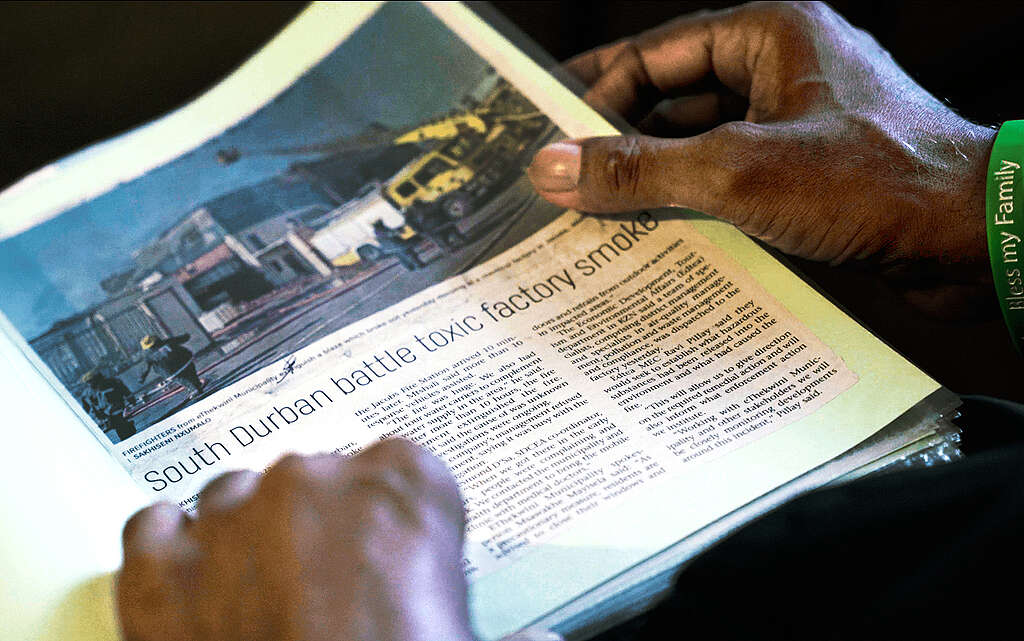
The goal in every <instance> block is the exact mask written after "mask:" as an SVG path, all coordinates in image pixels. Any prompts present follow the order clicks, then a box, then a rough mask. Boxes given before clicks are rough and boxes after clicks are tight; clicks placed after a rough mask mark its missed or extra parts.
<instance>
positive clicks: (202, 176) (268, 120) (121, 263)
mask: <svg viewBox="0 0 1024 641" xmlns="http://www.w3.org/2000/svg"><path fill="white" fill-rule="evenodd" d="M486 68H487V64H486V63H485V62H484V61H483V60H482V59H481V58H479V57H478V56H477V55H476V54H475V53H474V52H473V51H472V50H471V49H470V48H469V47H467V46H466V45H465V44H464V43H462V41H460V40H459V39H458V38H457V37H456V36H454V34H452V33H451V32H449V31H448V30H447V28H446V27H445V26H444V25H443V24H442V23H441V22H440V21H438V20H437V19H436V18H434V17H433V15H432V14H431V13H430V12H429V11H427V10H426V9H424V8H423V7H422V6H420V5H418V4H413V3H389V4H387V5H385V6H384V7H383V8H382V9H381V10H380V11H379V12H378V13H377V14H376V15H374V16H373V17H372V18H371V19H370V20H369V21H367V22H366V23H365V24H363V25H362V26H361V27H360V28H359V29H358V30H357V31H356V32H355V33H354V34H353V35H352V36H351V37H350V38H348V39H347V40H346V41H345V42H344V43H342V44H341V45H340V46H339V47H338V48H337V49H335V50H334V51H333V52H332V53H331V54H329V55H328V56H327V57H326V58H324V59H323V60H322V61H321V62H320V63H319V64H318V65H317V66H316V67H314V68H313V69H311V70H310V71H309V72H307V73H306V74H305V75H304V76H303V77H302V78H300V79H299V80H298V81H297V82H296V83H295V84H294V85H292V86H291V87H289V88H288V89H287V90H285V91H284V92H282V93H281V94H280V95H278V96H277V97H276V98H274V99H273V100H272V101H271V102H269V103H268V104H266V105H265V106H264V107H263V108H262V109H260V110H259V111H258V112H256V113H255V114H254V115H252V116H250V117H249V118H247V119H246V120H244V121H242V122H240V123H239V124H237V125H235V126H233V127H232V128H231V129H229V130H227V131H226V132H224V133H223V134H221V135H220V136H218V137H216V138H213V139H211V140H209V141H207V142H206V143H204V144H203V145H202V146H200V147H198V148H196V149H194V150H193V151H192V152H190V153H188V154H186V155H184V156H181V157H179V158H177V159H176V160H174V161H172V162H170V163H168V164H166V165H164V166H162V167H159V168H157V169H154V170H152V171H150V172H148V173H147V174H145V175H144V176H142V177H140V178H138V179H135V180H133V181H131V182H129V183H126V184H123V185H120V186H118V187H116V188H114V189H113V190H112V191H110V192H107V193H106V194H103V195H102V196H99V197H97V198H95V199H93V200H91V201H89V202H86V203H84V204H82V205H79V206H76V207H74V208H72V209H69V210H68V211H66V212H64V213H62V214H61V215H59V216H56V217H55V218H53V219H51V220H49V221H47V222H45V223H42V224H40V225H38V226H36V227H34V228H32V229H30V230H28V231H26V232H23V233H21V234H19V235H17V236H15V237H13V238H10V239H7V240H5V241H3V242H0V309H2V310H3V312H4V313H5V314H6V315H7V317H8V318H9V319H10V320H11V322H12V323H14V325H15V327H17V329H18V331H20V332H21V333H22V334H23V335H24V336H25V337H26V338H34V337H35V336H37V335H39V334H41V333H43V332H44V331H46V330H47V329H48V328H49V327H51V326H52V325H53V323H54V322H56V321H58V320H61V319H63V318H66V317H68V316H71V315H74V314H76V313H79V312H81V311H84V310H86V309H88V308H89V307H91V306H92V305H95V304H96V303H98V302H100V301H102V300H103V299H104V296H105V294H104V292H103V290H102V289H101V288H100V285H99V283H100V281H101V280H102V279H104V278H106V277H107V276H109V275H111V274H113V273H116V272H119V271H122V270H124V269H126V268H127V267H128V266H129V265H130V264H131V254H132V252H133V251H135V250H137V249H139V248H140V247H142V246H144V245H145V244H147V243H148V242H149V241H151V240H152V239H154V238H155V237H156V236H157V235H158V234H159V233H160V232H162V231H163V230H165V229H167V228H168V227H170V226H171V225H173V224H174V223H175V222H176V221H178V220H179V219H181V218H182V217H183V216H184V215H186V214H188V213H190V212H191V211H194V210H195V209H196V208H197V207H198V206H200V205H201V204H202V203H204V202H206V201H209V200H211V199H213V198H215V197H217V196H219V195H221V194H224V193H227V192H230V191H234V190H236V189H239V188H241V187H245V186H247V185H251V184H253V183H257V182H260V181H262V180H265V179H267V178H268V177H271V176H273V175H276V174H278V173H281V172H282V171H284V170H285V169H287V167H288V166H289V165H290V164H292V163H294V162H297V161H300V160H303V159H308V158H310V156H300V155H273V154H266V153H259V152H260V151H261V150H271V149H280V148H290V147H300V146H304V145H311V144H317V143H322V142H326V141H330V140H333V139H336V138H341V137H345V136H351V135H355V134H358V133H360V132H362V131H363V130H365V129H366V127H367V126H368V125H370V124H371V123H373V122H379V123H381V124H383V125H385V126H387V127H392V128H401V127H404V126H407V125H412V124H416V123H419V122H422V121H423V120H426V119H428V118H431V117H433V116H435V115H437V114H441V113H444V112H447V111H448V110H449V109H450V108H451V107H452V106H453V105H454V104H455V103H457V102H458V101H459V99H460V98H462V96H463V95H464V94H465V93H467V92H468V91H469V90H471V89H472V88H473V87H474V86H475V85H476V84H477V83H478V82H479V81H480V80H481V79H482V78H483V77H484V73H485V69H486ZM229 147H236V148H238V149H239V150H241V151H242V152H243V155H242V157H241V158H240V159H239V160H238V161H237V162H235V163H233V164H230V165H227V166H224V165H220V164H219V163H218V162H217V160H216V152H217V150H219V149H224V148H229Z"/></svg>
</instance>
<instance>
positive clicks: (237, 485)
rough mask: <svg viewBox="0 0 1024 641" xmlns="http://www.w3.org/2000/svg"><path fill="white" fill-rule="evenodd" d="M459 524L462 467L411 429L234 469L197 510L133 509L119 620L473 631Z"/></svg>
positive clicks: (354, 635) (321, 634) (418, 639)
mask: <svg viewBox="0 0 1024 641" xmlns="http://www.w3.org/2000/svg"><path fill="white" fill-rule="evenodd" d="M462 535H463V510H462V502H461V499H460V497H459V492H458V489H457V488H456V486H455V481H454V479H453V478H452V477H451V475H450V474H449V473H448V471H447V469H446V468H445V466H444V464H442V463H441V462H440V461H438V460H437V459H435V458H433V457H432V456H430V455H429V454H428V453H426V452H425V451H423V450H421V449H419V448H418V447H416V446H415V445H413V444H411V443H409V442H408V441H402V440H390V441H385V442H383V443H381V444H379V445H377V446H375V447H373V448H370V449H368V450H366V451H365V452H363V453H362V454H360V455H358V456H356V457H353V458H351V459H347V460H345V459H341V458H338V457H331V456H322V457H313V458H302V457H297V456H290V457H287V458H285V459H284V460H282V461H281V462H279V463H278V464H276V465H275V466H274V467H273V468H271V469H270V470H269V471H268V472H267V473H266V475H265V476H264V477H262V478H261V477H259V476H257V475H256V474H254V473H251V472H232V473H229V474H227V475H224V476H221V477H219V478H218V479H216V480H214V481H213V482H211V483H210V485H209V486H208V487H207V488H206V489H205V490H203V492H202V494H201V495H200V500H199V505H198V514H197V516H196V517H195V518H194V519H193V518H189V517H188V516H187V515H185V514H184V513H183V512H181V511H180V510H178V509H177V507H175V506H171V505H168V504H158V505H155V506H153V507H150V508H147V509H145V510H143V511H141V512H139V513H138V514H137V515H136V516H134V517H133V518H132V519H131V520H130V521H129V523H128V524H127V526H126V527H125V531H124V567H123V570H122V572H121V574H120V577H119V581H118V590H117V603H118V609H119V614H120V620H121V625H122V629H123V631H124V635H125V638H126V639H127V641H233V640H237V641H243V640H244V641H285V640H289V641H300V640H301V641H328V640H330V641H339V640H345V641H364V640H365V641H371V640H372V641H435V640H438V639H445V640H451V641H464V640H469V639H472V638H473V636H472V633H471V631H470V626H469V616H468V613H467V607H466V584H465V580H464V578H463V574H462Z"/></svg>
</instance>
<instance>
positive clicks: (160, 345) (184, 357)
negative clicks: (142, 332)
mask: <svg viewBox="0 0 1024 641" xmlns="http://www.w3.org/2000/svg"><path fill="white" fill-rule="evenodd" d="M189 338H191V337H190V336H189V335H188V334H181V335H180V336H172V337H170V338H158V339H156V342H155V343H154V344H153V346H152V347H150V348H149V349H147V350H146V351H145V353H144V356H145V358H146V369H145V371H143V372H142V376H141V377H140V380H146V377H147V376H149V372H150V370H152V369H154V368H155V369H156V370H157V371H158V372H160V373H161V374H163V375H164V376H173V375H174V374H176V373H177V372H178V370H180V369H181V368H183V367H185V365H186V364H188V362H189V361H191V360H192V350H190V349H188V348H187V347H185V343H187V342H188V339H189Z"/></svg>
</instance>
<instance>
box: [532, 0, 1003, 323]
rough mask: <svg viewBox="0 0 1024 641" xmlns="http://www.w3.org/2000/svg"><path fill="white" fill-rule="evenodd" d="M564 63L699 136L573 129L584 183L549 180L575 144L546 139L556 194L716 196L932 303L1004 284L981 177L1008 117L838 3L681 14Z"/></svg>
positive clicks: (596, 89)
mask: <svg viewBox="0 0 1024 641" xmlns="http://www.w3.org/2000/svg"><path fill="white" fill-rule="evenodd" d="M568 67H569V69H570V71H572V72H573V73H575V74H576V75H577V76H578V77H579V78H580V79H581V80H583V82H584V83H586V84H587V85H588V86H589V91H588V93H587V94H586V96H585V99H586V100H587V101H588V102H590V103H591V104H592V105H594V106H596V107H597V108H599V109H606V110H613V111H615V112H618V113H620V114H622V115H624V116H625V117H626V118H627V119H629V120H631V121H632V122H633V123H634V124H637V125H638V126H639V127H640V128H641V129H645V130H647V131H653V132H656V133H660V134H663V135H664V134H666V133H669V134H674V133H679V132H682V133H691V134H692V133H694V132H700V133H697V134H696V135H691V136H689V137H684V138H670V137H651V136H625V137H608V138H592V139H586V140H579V141H575V142H576V143H578V145H579V147H580V148H581V151H582V153H581V161H580V162H581V165H582V167H581V170H580V175H579V180H578V182H577V184H576V185H575V187H571V186H567V185H566V181H565V180H564V179H563V180H561V181H559V180H553V181H552V180H550V173H551V171H552V169H553V167H556V165H557V162H559V161H561V162H563V164H564V159H565V155H564V153H563V154H561V155H560V154H557V153H551V152H550V151H549V150H548V149H545V150H542V151H541V152H540V153H539V154H538V155H537V158H536V159H535V161H534V164H533V166H532V167H531V169H530V176H531V178H533V180H534V183H535V185H536V186H537V188H538V191H539V192H540V194H541V195H542V196H543V197H545V198H546V199H548V200H550V201H551V202H553V203H556V204H558V205H561V206H564V207H571V208H575V209H579V210H582V211H588V212H616V211H630V210H636V209H643V208H651V207H662V206H677V207H687V208H692V209H696V210H699V211H703V212H705V213H707V214H710V215H712V216H716V217H719V218H723V219H726V220H728V221H730V222H732V223H734V224H736V225H737V226H738V227H739V228H740V229H741V230H743V231H744V232H746V233H747V234H749V235H751V236H754V237H756V238H759V239H762V240H764V241H765V242H767V243H769V244H770V245H772V246H774V247H776V248H778V249H780V250H782V251H783V252H786V253H789V254H792V255H795V256H799V257H802V258H807V259H811V260H816V261H828V262H830V263H832V264H839V263H847V262H856V263H858V264H860V265H862V266H864V265H866V266H870V267H871V268H873V269H877V270H879V271H880V272H881V273H883V274H885V275H886V276H889V277H892V278H893V282H896V283H898V284H900V285H901V286H903V287H904V288H905V295H906V297H907V299H908V300H909V301H910V302H912V303H915V304H917V305H919V306H920V307H921V308H923V309H925V310H926V311H931V312H936V313H940V314H941V313H944V312H945V311H946V310H948V309H950V305H951V304H959V305H963V304H964V303H965V302H967V301H974V300H979V299H983V298H985V297H991V275H990V272H989V267H988V259H987V249H986V244H985V221H984V184H985V171H986V165H987V161H988V156H989V152H990V150H991V146H992V141H993V139H994V134H995V132H994V131H992V130H991V129H988V128H985V127H981V126H978V125H975V124H972V123H970V122H968V121H966V120H964V119H963V118H961V117H960V116H958V115H957V114H956V113H954V112H953V111H952V110H950V109H949V108H948V107H946V106H945V105H944V104H942V103H941V102H940V101H938V100H937V99H935V98H934V97H933V96H932V95H930V94H929V93H928V92H927V91H925V90H924V89H922V88H921V87H920V86H918V85H917V84H916V83H915V82H914V81H913V80H911V79H910V78H909V77H908V76H907V75H906V73H905V72H904V71H903V70H902V69H900V67H899V66H898V65H897V64H896V63H895V62H894V61H893V59H892V57H891V56H890V55H889V53H888V52H886V51H885V50H884V49H882V47H881V46H879V44H878V43H877V42H876V41H875V40H874V38H872V37H871V35H870V34H868V33H866V32H864V31H861V30H859V29H856V28H854V27H852V26H851V25H850V24H849V23H847V22H846V21H845V20H844V19H843V18H842V17H841V16H839V15H837V14H836V13H835V12H834V11H832V10H831V9H830V8H828V7H827V6H826V5H823V4H817V3H806V4H805V3H798V4H775V3H770V4H754V5H745V6H742V7H738V8H735V9H732V10H728V11H724V12H714V13H705V14H698V15H695V16H684V17H682V18H680V19H678V20H676V21H674V22H671V23H668V24H666V25H664V26H662V27H660V28H657V29H654V30H652V31H649V32H646V33H643V34H640V35H638V36H636V37H634V38H630V39H627V40H624V41H621V42H618V43H615V44H612V45H609V46H607V47H604V48H601V49H598V50H595V51H592V52H590V53H587V54H584V55H582V56H580V57H578V58H576V59H574V60H572V61H571V62H570V63H569V64H568ZM737 106H738V107H739V110H738V111H737V110H736V107H737ZM737 118H738V119H737ZM560 169H562V170H563V173H564V167H561V168H560ZM570 173H571V172H570ZM954 301H955V303H954Z"/></svg>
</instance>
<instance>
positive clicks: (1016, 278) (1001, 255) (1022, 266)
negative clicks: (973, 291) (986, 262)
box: [985, 120, 1024, 353]
mask: <svg viewBox="0 0 1024 641" xmlns="http://www.w3.org/2000/svg"><path fill="white" fill-rule="evenodd" d="M1022 164H1024V120H1010V121H1007V122H1005V123H1003V126H1002V127H1000V128H999V133H998V134H997V135H996V141H995V144H994V145H993V146H992V156H991V158H990V159H989V162H988V185H986V188H985V204H986V207H985V217H986V227H987V229H988V255H989V258H990V259H991V261H992V277H993V279H994V280H995V285H996V295H997V296H998V297H999V305H1000V307H1002V309H1003V318H1004V319H1005V320H1006V326H1007V328H1009V330H1010V336H1011V337H1012V338H1013V344H1014V346H1015V347H1016V348H1017V351H1018V352H1019V353H1024V352H1022V348H1021V345H1022V343H1024V246H1022V245H1024V200H1022V199H1021V198H1020V191H1021V189H1024V185H1022V183H1021V165H1022Z"/></svg>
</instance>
